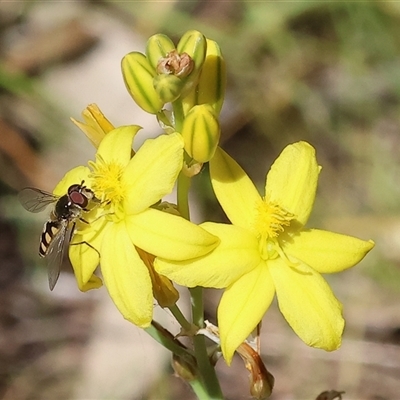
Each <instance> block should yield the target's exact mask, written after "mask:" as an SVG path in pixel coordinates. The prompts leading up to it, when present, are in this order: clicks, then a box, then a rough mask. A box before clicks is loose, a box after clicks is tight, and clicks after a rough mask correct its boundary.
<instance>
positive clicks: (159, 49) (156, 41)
mask: <svg viewBox="0 0 400 400" xmlns="http://www.w3.org/2000/svg"><path fill="white" fill-rule="evenodd" d="M173 50H175V45H174V43H173V42H172V40H171V39H170V38H169V37H168V36H166V35H163V34H161V33H157V34H156V35H153V36H151V37H150V38H149V40H148V41H147V45H146V56H147V59H148V60H149V63H150V65H151V66H152V67H153V68H154V70H156V69H157V65H158V63H159V62H160V60H161V59H163V58H165V57H167V56H168V54H169V53H170V52H171V51H173Z"/></svg>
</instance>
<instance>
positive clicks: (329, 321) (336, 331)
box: [268, 259, 344, 351]
mask: <svg viewBox="0 0 400 400" xmlns="http://www.w3.org/2000/svg"><path fill="white" fill-rule="evenodd" d="M268 267H269V271H270V273H271V276H272V278H273V280H274V284H275V288H276V296H277V298H278V304H279V309H280V310H281V312H282V314H283V316H284V317H285V319H286V321H287V322H288V323H289V325H290V326H291V327H292V329H293V330H294V331H295V332H296V334H297V335H298V336H299V337H300V339H301V340H303V342H304V343H306V344H307V345H308V346H311V347H317V348H320V349H324V350H328V351H332V350H336V349H337V348H338V347H340V344H341V339H342V333H343V329H344V319H343V317H342V305H341V303H339V301H338V300H337V299H336V297H335V296H334V295H333V293H332V291H331V289H330V287H329V285H328V284H327V283H326V281H325V280H324V279H323V278H322V277H321V275H320V274H319V273H318V272H316V271H314V270H313V269H312V268H310V267H308V266H307V265H305V264H299V265H298V267H293V268H291V267H289V266H288V265H286V263H285V262H284V261H283V260H282V259H277V260H274V261H273V262H271V261H269V262H268ZM295 268H296V269H295Z"/></svg>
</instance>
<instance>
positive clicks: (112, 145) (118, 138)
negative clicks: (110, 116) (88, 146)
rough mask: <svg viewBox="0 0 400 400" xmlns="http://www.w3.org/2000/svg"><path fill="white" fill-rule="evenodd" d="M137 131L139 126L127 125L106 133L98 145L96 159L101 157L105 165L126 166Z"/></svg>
mask: <svg viewBox="0 0 400 400" xmlns="http://www.w3.org/2000/svg"><path fill="white" fill-rule="evenodd" d="M139 129H141V128H140V126H137V125H128V126H121V127H119V128H116V129H114V130H112V131H111V132H109V133H107V135H106V136H105V138H104V139H103V140H102V141H101V143H100V146H99V148H98V150H97V154H96V157H101V159H102V160H103V161H104V162H105V163H106V164H111V163H115V164H119V165H121V166H126V165H127V164H128V162H129V160H130V159H131V155H132V141H133V138H134V137H135V135H136V134H137V133H138V131H139Z"/></svg>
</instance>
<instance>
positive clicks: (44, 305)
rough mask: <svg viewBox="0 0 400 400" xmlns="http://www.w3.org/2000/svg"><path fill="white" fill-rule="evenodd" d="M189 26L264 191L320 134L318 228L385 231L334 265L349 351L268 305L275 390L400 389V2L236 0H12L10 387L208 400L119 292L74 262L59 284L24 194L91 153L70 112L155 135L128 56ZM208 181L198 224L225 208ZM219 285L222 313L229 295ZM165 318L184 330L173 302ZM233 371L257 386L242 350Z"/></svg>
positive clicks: (2, 218) (2, 255)
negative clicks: (224, 72) (209, 55)
mask: <svg viewBox="0 0 400 400" xmlns="http://www.w3.org/2000/svg"><path fill="white" fill-rule="evenodd" d="M189 29H198V30H200V31H202V32H203V33H204V34H205V35H206V36H207V37H209V38H211V39H213V40H216V41H217V42H218V43H219V45H220V47H221V49H222V51H223V54H224V57H225V60H226V63H227V67H228V92H227V97H226V102H225V105H224V108H223V112H222V124H223V138H222V140H223V144H222V146H223V147H224V148H225V149H226V150H227V151H228V152H229V153H230V154H231V155H232V156H233V157H234V158H235V159H236V160H237V161H238V162H239V163H240V164H241V165H242V166H243V167H244V169H245V170H246V171H247V172H248V174H249V175H250V176H251V177H252V178H253V179H254V181H255V182H257V184H258V185H259V186H260V187H263V185H264V179H265V174H266V172H267V171H268V169H269V167H270V165H271V164H272V162H273V161H274V159H275V158H276V157H277V156H278V155H279V153H280V152H281V150H282V149H283V148H284V147H285V146H286V145H287V144H289V143H292V142H295V141H298V140H306V141H309V142H310V143H311V144H313V146H314V147H315V148H316V150H317V158H318V162H319V163H320V165H322V166H323V170H322V173H321V175H320V181H319V189H318V194H317V199H316V203H315V208H314V211H313V214H312V216H311V220H310V221H309V226H310V227H318V228H324V229H329V230H333V231H336V232H340V233H346V234H350V235H354V236H358V237H360V238H362V239H373V240H374V241H375V242H376V247H375V249H374V250H373V251H372V253H371V254H370V255H368V256H367V258H366V260H364V261H363V262H362V263H361V264H360V265H358V266H357V267H355V268H353V269H351V270H349V271H346V272H344V273H341V274H337V275H335V276H328V277H327V279H328V281H329V283H330V284H331V285H332V287H333V289H334V292H335V294H336V295H337V297H338V298H339V299H340V301H341V302H342V303H343V304H344V313H345V317H346V320H347V326H346V330H345V335H344V340H343V345H342V347H341V349H340V350H338V351H336V352H334V353H326V352H323V351H321V350H315V349H311V348H308V347H307V346H305V345H304V344H303V343H302V342H301V341H300V340H299V339H298V338H297V337H296V335H295V334H294V333H293V332H292V331H291V330H290V328H289V327H288V326H287V324H286V322H285V321H284V320H283V318H282V316H281V315H280V314H279V311H278V310H277V306H276V304H274V305H273V306H272V307H271V309H270V310H269V311H268V313H267V315H266V317H265V318H264V322H263V330H262V355H263V360H264V362H265V364H266V365H267V367H268V369H269V370H270V372H271V373H272V374H273V375H274V376H275V379H276V384H275V390H274V394H273V396H272V397H271V399H273V400H281V399H285V400H286V399H300V400H302V399H315V398H316V397H317V396H318V394H319V393H321V392H323V391H325V390H333V389H334V390H337V391H345V394H343V399H345V400H349V399H365V400H389V399H400V301H399V300H400V215H399V210H400V3H398V2H381V1H370V2H363V3H359V2H328V1H326V2H325V1H317V2H305V1H298V2H269V1H261V2H251V1H233V0H232V1H229V0H228V1H223V2H218V1H190V2H186V1H180V2H179V1H155V2H139V1H138V2H136V1H128V2H113V1H80V2H63V1H51V2H50V1H48V2H47V1H45V2H39V1H0V398H1V399H6V400H28V399H77V400H81V399H82V400H83V399H96V400H97V399H116V400H119V399H121V400H122V399H123V400H125V399H129V400H136V399H149V400H150V399H166V400H169V399H171V400H172V399H178V400H180V399H192V398H193V395H192V394H191V391H190V389H189V388H188V387H187V386H186V385H185V384H184V383H182V382H181V381H180V380H179V379H177V378H175V377H174V376H173V373H172V369H171V367H170V364H169V355H168V353H166V352H165V351H163V349H162V348H161V346H159V345H157V344H155V343H153V342H152V340H150V339H149V338H148V337H147V336H146V334H145V333H144V332H142V331H140V330H138V329H136V328H135V327H133V326H132V325H130V324H129V323H128V322H126V321H124V320H123V318H122V317H121V316H120V315H119V314H118V312H117V311H116V310H115V309H114V306H113V304H112V303H111V301H110V300H109V298H108V297H107V293H106V290H105V288H101V289H100V290H97V291H93V292H91V293H85V294H84V293H80V292H79V290H78V289H77V288H76V285H75V282H74V278H73V276H72V274H71V273H70V272H71V268H70V266H69V265H68V263H67V262H66V265H65V268H64V271H63V272H62V274H61V277H60V280H59V282H58V284H57V287H56V289H55V290H54V292H50V291H49V290H48V285H47V277H46V271H45V269H44V267H43V264H42V263H41V262H40V261H41V260H39V257H38V256H37V246H38V241H39V237H40V233H41V229H42V226H43V223H44V222H45V221H46V218H47V215H46V213H42V214H38V215H36V214H29V213H28V212H26V211H25V210H24V209H23V208H22V207H21V205H20V204H19V203H18V201H17V200H16V195H17V193H18V191H19V190H20V189H21V188H23V187H24V186H34V187H39V188H41V189H44V190H47V191H52V189H53V188H54V186H55V185H56V183H57V182H58V181H59V180H60V179H61V178H62V176H63V175H64V173H65V172H66V171H68V170H69V169H71V168H72V167H74V166H77V165H81V164H85V163H86V162H87V160H89V159H92V158H93V156H94V153H95V151H94V149H93V148H92V147H91V145H90V144H89V142H88V141H87V139H86V138H85V137H84V136H83V135H82V134H81V133H80V132H79V130H78V129H77V128H76V127H75V126H74V125H73V124H72V123H71V122H70V120H69V117H70V116H72V117H74V118H76V119H78V120H79V119H81V118H80V114H81V112H82V110H83V109H84V108H85V107H86V106H87V105H88V104H90V103H97V104H98V105H99V107H100V108H101V109H102V111H103V112H104V113H105V115H106V116H107V117H108V118H109V120H110V121H111V122H112V123H113V124H114V125H116V126H117V125H122V124H139V125H142V126H144V127H145V133H146V135H148V136H154V135H156V134H158V133H159V132H160V129H159V128H158V126H157V124H156V122H155V121H154V119H153V117H152V116H150V115H147V114H146V113H144V112H143V111H141V110H140V109H139V108H138V107H137V106H136V105H135V104H134V102H133V101H132V100H131V98H130V96H129V95H128V93H127V92H126V90H125V87H124V83H123V80H122V75H121V72H120V60H121V58H122V57H123V56H124V55H125V54H126V53H128V52H130V51H134V50H136V51H144V46H145V42H146V40H147V38H148V37H149V36H150V35H152V34H154V33H159V32H161V33H165V34H167V35H169V36H170V37H171V38H173V39H174V40H178V39H179V37H180V36H181V35H182V34H183V33H184V32H186V31H187V30H189ZM141 137H142V140H144V139H145V136H144V135H142V136H141ZM194 191H197V193H196V196H197V198H198V199H199V200H198V201H197V203H196V205H195V206H196V207H197V211H198V212H197V214H198V217H197V218H198V219H199V221H200V220H204V219H210V218H212V219H214V220H220V219H221V218H223V217H222V215H221V211H220V210H219V209H218V208H217V207H216V206H215V200H214V198H213V196H212V191H211V189H210V187H209V185H208V183H207V174H206V172H205V173H204V174H202V175H201V176H200V177H198V178H197V179H196V182H195V185H194ZM182 293H183V295H182V301H181V304H182V307H183V309H185V307H187V299H186V298H185V294H184V292H182ZM207 296H208V297H207V317H208V318H209V319H210V320H211V321H215V305H216V302H217V301H218V298H219V296H220V293H218V292H217V291H211V290H210V291H208V292H207ZM185 305H186V306H185ZM155 315H156V319H158V320H160V321H163V323H166V324H171V331H173V333H177V331H178V327H177V326H176V325H174V324H173V322H172V321H173V318H172V317H171V316H170V315H169V314H168V313H167V312H165V311H164V310H161V309H160V308H159V307H155ZM218 372H219V374H220V377H221V381H222V385H223V390H224V392H225V394H226V396H227V399H230V400H236V399H248V398H250V396H249V391H248V384H247V379H248V378H247V371H246V370H245V368H244V366H243V365H242V363H241V361H240V359H235V360H234V363H233V365H232V367H230V368H227V367H226V366H225V365H224V362H223V361H220V362H219V364H218Z"/></svg>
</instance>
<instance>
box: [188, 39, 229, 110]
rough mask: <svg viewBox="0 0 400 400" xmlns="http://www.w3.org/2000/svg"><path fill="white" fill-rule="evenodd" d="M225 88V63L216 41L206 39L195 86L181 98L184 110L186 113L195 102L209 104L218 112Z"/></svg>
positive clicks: (222, 101)
mask: <svg viewBox="0 0 400 400" xmlns="http://www.w3.org/2000/svg"><path fill="white" fill-rule="evenodd" d="M225 88H226V64H225V60H224V59H223V57H222V54H221V49H220V47H219V46H218V43H217V42H215V41H214V40H210V39H207V54H206V59H205V62H204V64H203V67H202V69H201V73H200V77H199V80H198V83H197V86H196V88H194V89H193V90H192V91H191V92H190V93H189V94H188V95H187V96H186V97H185V98H184V99H182V104H183V108H184V112H185V113H187V112H188V111H189V110H190V109H191V108H192V107H193V106H194V105H196V104H210V105H211V106H212V107H213V108H214V110H215V111H216V112H217V114H219V113H220V111H221V108H222V105H223V103H224V97H225Z"/></svg>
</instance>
